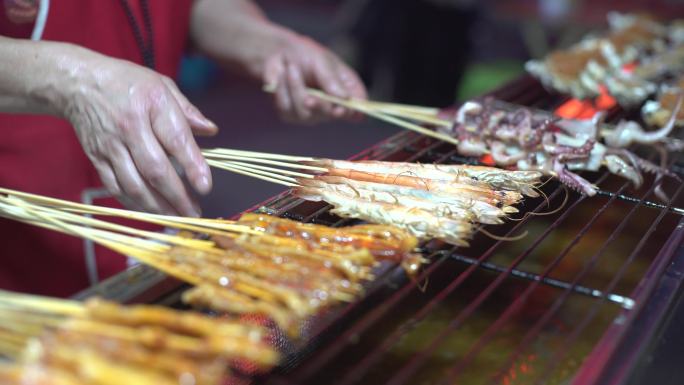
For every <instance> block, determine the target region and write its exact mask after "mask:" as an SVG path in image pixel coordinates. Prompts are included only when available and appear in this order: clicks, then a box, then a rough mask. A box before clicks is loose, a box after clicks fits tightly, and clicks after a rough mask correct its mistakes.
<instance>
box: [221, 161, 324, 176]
mask: <svg viewBox="0 0 684 385" xmlns="http://www.w3.org/2000/svg"><path fill="white" fill-rule="evenodd" d="M225 163H227V164H230V165H233V166H242V167H247V168H252V169H256V170H261V171H270V172H274V173H280V174H283V175H293V176H298V177H300V178H313V177H314V176H313V175H311V174H305V173H303V172H297V171H291V170H283V169H280V168H275V167H269V166H261V165H258V164H251V163H245V162H234V161H226V162H225Z"/></svg>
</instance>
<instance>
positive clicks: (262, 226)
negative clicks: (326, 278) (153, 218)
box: [218, 213, 424, 274]
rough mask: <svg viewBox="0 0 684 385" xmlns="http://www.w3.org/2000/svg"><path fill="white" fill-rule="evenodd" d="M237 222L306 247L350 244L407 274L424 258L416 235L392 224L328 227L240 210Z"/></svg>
mask: <svg viewBox="0 0 684 385" xmlns="http://www.w3.org/2000/svg"><path fill="white" fill-rule="evenodd" d="M238 222H239V223H240V224H244V225H247V226H250V227H251V228H253V229H258V230H260V231H263V232H264V233H266V234H270V235H275V236H278V237H286V238H293V239H296V240H300V241H301V242H302V243H303V244H304V245H305V246H306V247H307V248H314V249H323V250H328V251H331V252H337V251H342V252H343V253H344V252H346V251H348V250H349V248H350V247H351V248H355V249H366V250H368V251H369V252H370V253H371V255H372V256H373V257H374V258H375V260H377V261H391V262H394V263H398V264H400V265H401V266H402V267H404V268H405V270H406V271H407V272H408V273H409V274H415V273H416V272H417V270H418V268H420V266H421V265H422V263H423V262H424V261H423V259H422V257H421V256H420V254H417V253H415V249H416V247H417V246H418V239H417V238H416V237H414V236H412V235H410V234H409V233H408V232H406V231H404V230H401V229H399V228H397V227H395V226H386V225H372V224H367V225H355V226H347V227H341V228H340V227H328V226H322V225H316V224H312V223H301V222H296V221H293V220H289V219H286V218H280V217H276V216H273V215H264V214H259V213H246V214H243V215H242V216H241V217H240V219H239V221H238ZM218 243H219V244H221V242H220V240H219V241H218Z"/></svg>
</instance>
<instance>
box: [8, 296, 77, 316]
mask: <svg viewBox="0 0 684 385" xmlns="http://www.w3.org/2000/svg"><path fill="white" fill-rule="evenodd" d="M0 301H1V302H3V303H8V304H13V305H16V306H19V307H24V308H28V309H41V310H44V311H49V312H53V313H56V314H62V315H80V314H82V313H83V312H84V311H85V309H84V308H83V305H82V304H81V303H80V302H77V301H70V300H65V299H58V298H50V297H42V296H37V295H30V294H20V293H15V292H10V291H6V290H0Z"/></svg>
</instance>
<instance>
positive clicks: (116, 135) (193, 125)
mask: <svg viewBox="0 0 684 385" xmlns="http://www.w3.org/2000/svg"><path fill="white" fill-rule="evenodd" d="M0 112H11V113H30V114H50V115H54V116H59V117H63V118H65V119H67V120H69V121H70V122H71V124H72V125H73V126H74V128H75V130H76V134H77V136H78V138H79V140H80V141H81V144H82V145H83V149H84V150H85V152H86V154H87V155H88V157H89V158H90V160H91V161H92V162H93V164H94V165H95V168H96V169H97V171H98V173H99V175H100V178H101V179H102V182H103V183H104V185H105V186H106V187H107V188H108V190H109V191H110V192H111V193H112V194H114V195H115V196H116V197H117V198H119V199H120V200H121V201H122V202H123V203H124V204H127V205H128V206H129V207H130V206H132V208H136V209H143V210H147V211H152V212H159V213H169V214H174V213H178V214H182V215H198V214H199V208H198V206H197V204H196V202H195V201H194V200H193V198H192V196H191V194H190V193H189V192H188V191H187V189H186V188H185V186H184V185H183V182H182V181H181V179H180V177H179V176H178V174H177V173H176V171H175V169H174V168H173V166H172V164H171V161H170V159H169V156H172V157H174V158H175V159H176V160H177V161H178V163H179V164H180V165H181V167H182V168H183V170H184V172H185V173H186V175H187V177H188V180H189V181H190V183H191V184H192V186H193V188H194V189H195V190H197V191H198V192H200V193H206V192H208V191H209V190H210V189H211V173H210V171H209V167H208V165H207V164H206V162H205V160H204V158H203V157H202V155H201V153H200V150H199V148H198V147H197V144H196V143H195V140H194V138H193V136H192V133H193V132H194V133H196V134H213V133H215V132H216V126H215V125H214V124H213V123H211V122H210V121H209V120H207V119H206V118H205V117H204V116H203V115H202V114H201V113H200V112H199V111H198V110H197V108H195V107H194V106H193V105H192V104H190V102H188V100H187V99H186V98H185V97H184V96H183V95H182V94H181V93H180V91H179V90H178V88H176V85H175V84H174V83H173V81H172V80H171V79H168V78H166V77H163V76H161V75H159V74H158V73H156V72H154V71H151V70H149V69H147V68H144V67H141V66H139V65H136V64H133V63H131V62H127V61H124V60H118V59H113V58H110V57H107V56H103V55H100V54H98V53H96V52H93V51H90V50H87V49H85V48H81V47H78V46H75V45H71V44H65V43H54V42H33V41H29V40H18V39H9V38H5V37H0ZM167 154H168V155H167ZM55 161H57V162H58V161H59V159H55Z"/></svg>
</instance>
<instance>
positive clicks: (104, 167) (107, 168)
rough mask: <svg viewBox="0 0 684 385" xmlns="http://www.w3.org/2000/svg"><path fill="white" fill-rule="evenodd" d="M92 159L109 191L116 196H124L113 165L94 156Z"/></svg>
mask: <svg viewBox="0 0 684 385" xmlns="http://www.w3.org/2000/svg"><path fill="white" fill-rule="evenodd" d="M90 160H91V162H92V163H93V166H95V170H96V171H97V174H98V175H99V176H100V181H102V185H103V186H104V187H105V188H106V189H107V191H109V193H110V194H112V196H113V197H114V198H119V197H120V196H122V195H123V191H122V190H121V186H119V183H118V182H117V181H116V175H114V170H112V166H111V165H110V164H109V162H107V161H105V160H101V159H97V158H92V157H91V159H90Z"/></svg>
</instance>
